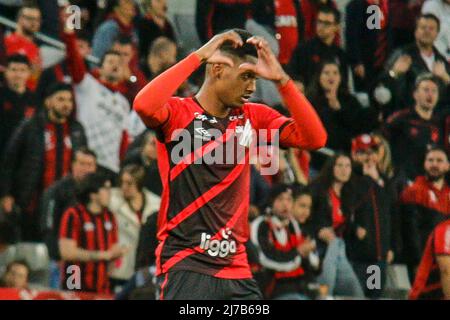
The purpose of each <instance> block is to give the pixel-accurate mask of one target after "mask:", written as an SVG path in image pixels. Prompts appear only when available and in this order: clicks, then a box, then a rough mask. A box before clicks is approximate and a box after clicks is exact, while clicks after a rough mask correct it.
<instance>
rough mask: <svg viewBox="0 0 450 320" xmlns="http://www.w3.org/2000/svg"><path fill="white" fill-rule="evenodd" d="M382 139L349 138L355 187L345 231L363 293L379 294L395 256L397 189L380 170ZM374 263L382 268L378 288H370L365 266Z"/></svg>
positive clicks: (365, 136) (372, 295)
mask: <svg viewBox="0 0 450 320" xmlns="http://www.w3.org/2000/svg"><path fill="white" fill-rule="evenodd" d="M380 144H381V142H380V141H379V139H377V138H376V137H375V136H373V135H370V134H363V135H360V136H358V137H356V138H354V139H353V141H352V160H353V161H354V163H355V169H354V179H355V180H354V184H355V185H354V187H355V188H354V190H355V193H356V194H355V199H356V201H355V202H354V204H353V208H352V214H353V221H354V226H353V230H352V232H351V233H349V235H348V238H347V239H348V246H349V250H348V252H349V259H350V261H351V262H352V264H353V268H354V270H355V273H356V275H357V276H358V277H359V279H360V281H361V283H362V285H363V287H364V288H365V289H366V296H368V297H371V298H378V297H379V296H380V294H381V291H382V289H383V285H384V282H385V279H386V268H387V265H388V264H390V263H392V261H393V259H394V250H393V248H394V247H395V239H396V237H395V234H397V232H394V230H393V228H394V227H395V226H396V223H394V222H395V220H394V218H395V217H397V211H396V206H395V204H396V193H395V188H394V185H393V183H391V181H390V180H389V179H387V178H386V177H384V175H383V174H382V173H380V171H379V162H380V157H379V153H378V148H379V147H380ZM370 265H377V266H379V267H380V269H381V275H382V277H381V288H380V289H381V290H378V289H374V290H370V289H368V288H367V286H366V285H365V284H366V283H367V277H368V276H369V275H368V274H367V268H368V266H370Z"/></svg>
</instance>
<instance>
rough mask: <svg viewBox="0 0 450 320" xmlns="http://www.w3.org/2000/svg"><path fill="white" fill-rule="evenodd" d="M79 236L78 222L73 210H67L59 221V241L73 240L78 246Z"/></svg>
mask: <svg viewBox="0 0 450 320" xmlns="http://www.w3.org/2000/svg"><path fill="white" fill-rule="evenodd" d="M79 235H80V220H79V218H78V217H77V214H76V212H75V210H73V209H68V210H67V211H66V212H65V213H64V215H63V217H62V220H61V226H60V229H59V239H71V240H75V241H76V242H77V244H78V239H79Z"/></svg>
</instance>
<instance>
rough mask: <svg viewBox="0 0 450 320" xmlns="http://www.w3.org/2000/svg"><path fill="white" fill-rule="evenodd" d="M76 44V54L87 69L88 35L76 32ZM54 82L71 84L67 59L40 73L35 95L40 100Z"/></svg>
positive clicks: (89, 52)
mask: <svg viewBox="0 0 450 320" xmlns="http://www.w3.org/2000/svg"><path fill="white" fill-rule="evenodd" d="M76 44H77V48H78V52H79V53H80V55H81V57H82V58H83V59H84V61H85V65H86V68H88V63H87V61H86V58H87V56H88V55H90V54H91V52H92V48H91V44H90V37H89V35H88V34H87V33H86V32H83V31H78V32H77V41H76ZM55 82H65V83H68V84H73V79H72V76H71V73H70V71H69V65H68V63H67V59H64V60H63V61H62V62H60V63H58V64H56V65H54V66H52V67H49V68H46V69H44V71H42V74H41V76H40V77H39V83H38V86H37V88H36V95H37V96H38V97H40V98H42V96H43V95H44V94H45V91H46V90H47V88H48V87H49V86H50V85H52V83H55Z"/></svg>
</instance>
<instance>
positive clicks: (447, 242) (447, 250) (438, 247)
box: [434, 223, 450, 255]
mask: <svg viewBox="0 0 450 320" xmlns="http://www.w3.org/2000/svg"><path fill="white" fill-rule="evenodd" d="M434 253H435V254H436V255H450V223H444V224H440V225H438V226H437V227H436V230H435V233H434Z"/></svg>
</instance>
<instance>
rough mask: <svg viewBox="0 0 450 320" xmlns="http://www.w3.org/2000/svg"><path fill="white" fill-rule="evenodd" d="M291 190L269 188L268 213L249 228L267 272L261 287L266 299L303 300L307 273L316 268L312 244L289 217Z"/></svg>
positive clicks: (289, 188)
mask: <svg viewBox="0 0 450 320" xmlns="http://www.w3.org/2000/svg"><path fill="white" fill-rule="evenodd" d="M293 206H294V198H293V190H292V188H291V187H290V186H288V185H285V184H281V185H277V186H275V187H273V188H272V190H271V193H270V197H269V206H268V213H267V214H266V215H265V216H260V217H258V218H256V219H255V220H254V221H253V223H252V225H251V232H250V234H251V240H252V242H253V244H254V245H255V246H256V247H257V248H258V251H259V259H260V263H261V265H262V266H263V267H264V268H265V269H266V270H267V272H268V275H269V277H268V278H269V279H268V283H267V284H265V285H263V287H264V293H265V296H266V297H267V298H276V299H283V300H285V299H286V300H305V299H308V298H307V296H306V295H305V293H306V287H307V281H308V280H307V279H309V277H307V275H308V273H309V272H311V271H312V272H315V271H318V269H319V257H318V255H317V252H316V243H315V241H314V240H311V239H310V238H309V237H307V236H306V235H305V234H304V233H302V231H301V229H300V225H299V223H298V222H297V220H295V218H294V216H293Z"/></svg>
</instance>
